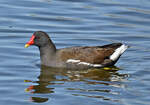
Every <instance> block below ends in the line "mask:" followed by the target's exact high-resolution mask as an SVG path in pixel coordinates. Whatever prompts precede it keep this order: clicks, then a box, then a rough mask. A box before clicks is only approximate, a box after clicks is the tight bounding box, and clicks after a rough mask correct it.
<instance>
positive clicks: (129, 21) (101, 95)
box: [0, 0, 150, 105]
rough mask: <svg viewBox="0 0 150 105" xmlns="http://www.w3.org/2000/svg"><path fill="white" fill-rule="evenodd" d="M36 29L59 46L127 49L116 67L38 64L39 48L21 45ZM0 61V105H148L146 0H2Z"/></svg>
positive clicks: (149, 8)
mask: <svg viewBox="0 0 150 105" xmlns="http://www.w3.org/2000/svg"><path fill="white" fill-rule="evenodd" d="M37 30H42V31H45V32H47V33H48V34H49V35H50V36H51V38H52V40H53V41H54V43H55V44H56V46H57V48H64V47H70V46H93V45H104V44H109V43H112V42H123V43H125V44H128V45H130V46H131V47H130V48H129V49H128V50H127V51H126V52H125V53H124V55H123V56H122V57H121V59H120V60H119V61H118V63H117V64H116V66H117V67H118V68H120V69H119V70H116V68H114V69H115V70H97V69H93V70H83V71H69V70H62V69H60V70H59V69H52V68H47V67H43V66H42V67H40V58H39V51H38V48H37V47H34V46H31V47H29V48H28V49H25V48H24V44H25V43H26V42H27V41H28V40H29V38H30V37H31V35H32V33H33V32H34V31H37ZM0 61H1V63H0V105H34V104H35V105H37V104H36V103H39V104H41V105H50V104H51V105H97V104H99V105H150V83H149V82H150V1H149V0H132V1H131V0H124V1H123V0H1V1H0ZM112 69H113V68H112Z"/></svg>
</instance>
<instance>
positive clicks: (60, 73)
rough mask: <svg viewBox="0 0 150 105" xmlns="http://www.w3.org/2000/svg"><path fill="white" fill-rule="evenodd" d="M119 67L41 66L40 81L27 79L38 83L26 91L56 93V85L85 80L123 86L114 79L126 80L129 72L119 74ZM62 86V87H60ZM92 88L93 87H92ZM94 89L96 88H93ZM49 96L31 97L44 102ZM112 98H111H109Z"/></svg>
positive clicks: (106, 90) (87, 82) (85, 81)
mask: <svg viewBox="0 0 150 105" xmlns="http://www.w3.org/2000/svg"><path fill="white" fill-rule="evenodd" d="M118 70H119V69H118V68H117V67H111V68H102V69H89V70H67V69H58V68H50V67H46V66H41V72H40V75H39V76H38V81H31V80H25V82H32V83H37V84H38V85H31V86H29V87H28V88H26V89H25V90H26V92H30V93H32V94H50V93H51V94H52V93H55V86H54V85H60V86H61V85H63V84H64V83H65V82H74V81H79V82H84V83H86V84H89V85H95V84H103V85H105V86H110V85H111V86H115V87H123V84H117V83H113V81H125V80H126V78H127V77H128V75H127V74H119V73H118V72H117V71H118ZM60 88H61V87H60ZM66 89H67V90H71V91H73V90H79V91H89V90H86V89H85V90H84V89H80V87H78V88H73V86H72V88H70V87H68V88H66ZM90 90H91V89H90ZM93 91H94V89H93ZM95 91H98V92H107V93H108V92H110V91H111V90H109V89H104V90H100V89H99V90H95ZM72 95H74V96H87V97H94V96H88V95H83V94H82V95H80V94H79V93H78V94H72ZM94 98H103V99H107V98H105V97H103V96H95V97H94ZM48 99H49V98H47V97H46V98H43V97H35V96H34V97H31V99H30V100H31V101H32V102H37V103H42V102H46V101H48ZM107 100H111V99H107Z"/></svg>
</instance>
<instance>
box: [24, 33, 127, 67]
mask: <svg viewBox="0 0 150 105" xmlns="http://www.w3.org/2000/svg"><path fill="white" fill-rule="evenodd" d="M30 45H35V46H37V47H38V48H39V51H40V60H41V65H45V66H49V67H55V68H68V69H88V68H102V67H109V66H113V65H114V64H115V63H116V62H117V61H118V59H119V58H120V56H121V55H122V54H123V53H124V52H125V50H126V49H127V48H128V46H127V45H125V44H122V43H112V44H108V45H103V46H80V47H68V48H62V49H56V47H55V44H54V43H53V42H52V40H51V39H50V37H49V35H48V34H47V33H46V32H43V31H36V32H34V33H33V35H32V36H31V38H30V40H29V41H28V42H27V43H26V44H25V48H27V47H29V46H30Z"/></svg>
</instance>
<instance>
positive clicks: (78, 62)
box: [67, 59, 102, 67]
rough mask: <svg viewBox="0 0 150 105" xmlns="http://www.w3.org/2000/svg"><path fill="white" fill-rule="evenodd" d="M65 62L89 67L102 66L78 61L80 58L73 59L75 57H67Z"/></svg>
mask: <svg viewBox="0 0 150 105" xmlns="http://www.w3.org/2000/svg"><path fill="white" fill-rule="evenodd" d="M67 63H75V64H77V65H86V66H90V67H102V65H100V64H91V63H87V62H80V60H75V59H68V60H67Z"/></svg>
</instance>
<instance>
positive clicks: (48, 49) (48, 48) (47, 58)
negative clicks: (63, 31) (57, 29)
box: [39, 42, 56, 66]
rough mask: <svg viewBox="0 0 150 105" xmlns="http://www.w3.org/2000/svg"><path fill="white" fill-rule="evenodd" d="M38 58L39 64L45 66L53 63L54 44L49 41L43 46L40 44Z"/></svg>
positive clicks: (54, 55) (54, 54)
mask: <svg viewBox="0 0 150 105" xmlns="http://www.w3.org/2000/svg"><path fill="white" fill-rule="evenodd" d="M39 50H40V59H41V64H42V65H46V66H52V65H54V63H55V61H56V47H55V45H54V44H53V43H52V42H50V43H48V44H47V45H45V46H40V47H39Z"/></svg>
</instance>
